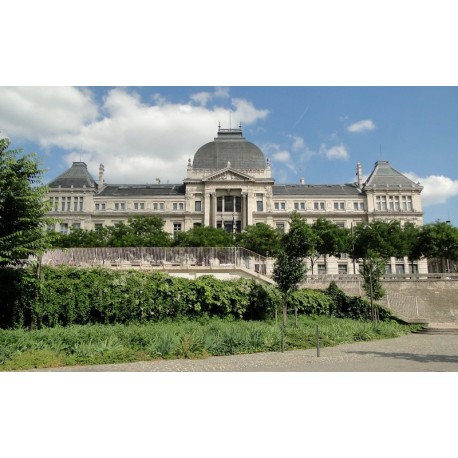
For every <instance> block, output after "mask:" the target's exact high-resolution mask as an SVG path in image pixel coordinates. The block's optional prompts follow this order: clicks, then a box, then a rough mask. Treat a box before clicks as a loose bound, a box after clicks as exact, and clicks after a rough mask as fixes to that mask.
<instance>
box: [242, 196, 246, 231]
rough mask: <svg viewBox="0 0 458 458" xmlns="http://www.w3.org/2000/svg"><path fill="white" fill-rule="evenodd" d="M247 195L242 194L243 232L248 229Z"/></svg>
mask: <svg viewBox="0 0 458 458" xmlns="http://www.w3.org/2000/svg"><path fill="white" fill-rule="evenodd" d="M246 199H247V193H246V192H242V208H241V210H242V231H243V230H244V229H245V227H246V225H247V224H246V220H247V201H246Z"/></svg>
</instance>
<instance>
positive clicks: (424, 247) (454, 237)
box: [417, 221, 458, 272]
mask: <svg viewBox="0 0 458 458" xmlns="http://www.w3.org/2000/svg"><path fill="white" fill-rule="evenodd" d="M417 251H418V252H419V253H421V254H422V255H423V256H425V257H427V258H438V259H440V261H441V270H442V272H450V261H456V260H458V228H456V227H454V226H452V225H451V224H449V223H445V222H441V221H436V222H435V223H431V224H426V225H425V226H423V227H422V228H421V230H420V232H419V234H418V250H417Z"/></svg>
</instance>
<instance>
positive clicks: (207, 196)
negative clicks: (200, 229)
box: [204, 192, 211, 226]
mask: <svg viewBox="0 0 458 458" xmlns="http://www.w3.org/2000/svg"><path fill="white" fill-rule="evenodd" d="M210 212H211V205H210V193H209V192H206V193H204V225H205V226H210V222H211V219H210Z"/></svg>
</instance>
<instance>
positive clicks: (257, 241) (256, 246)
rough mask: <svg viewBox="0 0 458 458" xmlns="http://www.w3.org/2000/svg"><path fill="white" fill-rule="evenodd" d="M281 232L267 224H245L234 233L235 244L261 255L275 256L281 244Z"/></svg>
mask: <svg viewBox="0 0 458 458" xmlns="http://www.w3.org/2000/svg"><path fill="white" fill-rule="evenodd" d="M281 238H282V232H280V231H279V230H278V229H273V228H272V227H270V226H269V225H268V224H265V223H259V224H256V225H254V226H247V227H246V228H245V230H244V231H243V232H241V233H240V234H237V235H236V245H237V246H240V247H243V248H246V249H247V250H250V251H253V252H255V253H258V254H260V255H262V256H275V255H276V254H277V253H278V252H279V250H280V246H281Z"/></svg>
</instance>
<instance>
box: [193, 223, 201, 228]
mask: <svg viewBox="0 0 458 458" xmlns="http://www.w3.org/2000/svg"><path fill="white" fill-rule="evenodd" d="M193 227H202V223H194V224H193Z"/></svg>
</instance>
